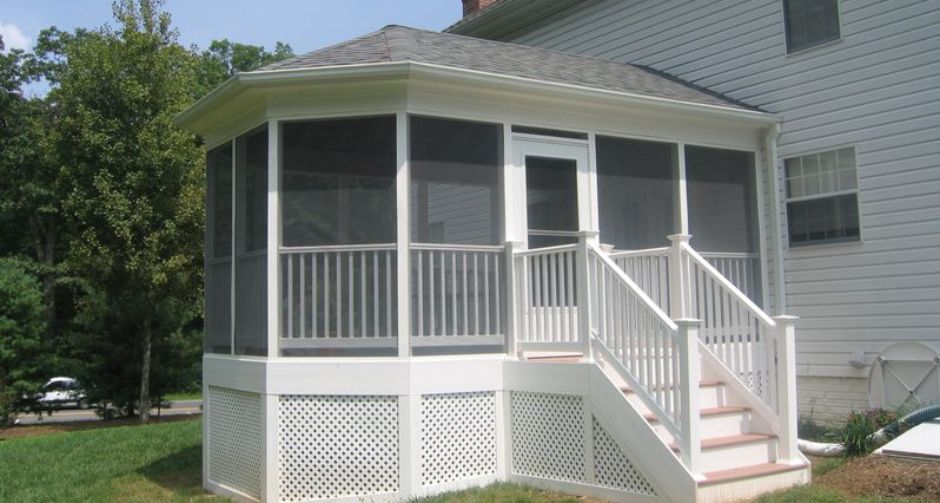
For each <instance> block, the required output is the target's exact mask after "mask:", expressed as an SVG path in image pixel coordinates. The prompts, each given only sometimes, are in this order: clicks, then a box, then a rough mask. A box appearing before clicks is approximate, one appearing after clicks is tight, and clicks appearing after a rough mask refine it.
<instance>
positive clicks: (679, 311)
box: [668, 234, 692, 320]
mask: <svg viewBox="0 0 940 503" xmlns="http://www.w3.org/2000/svg"><path fill="white" fill-rule="evenodd" d="M668 237H669V241H670V242H672V246H671V248H670V249H669V316H671V317H672V319H674V320H681V319H684V318H687V317H689V316H691V315H692V313H691V312H690V306H689V278H688V274H689V269H688V268H687V267H683V264H684V263H685V257H684V256H683V251H682V245H683V244H688V242H689V240H690V239H691V238H692V236H690V235H688V234H673V235H671V236H668Z"/></svg>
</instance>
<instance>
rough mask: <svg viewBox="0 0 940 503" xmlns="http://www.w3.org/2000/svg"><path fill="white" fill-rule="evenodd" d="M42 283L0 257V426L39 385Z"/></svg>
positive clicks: (22, 268)
mask: <svg viewBox="0 0 940 503" xmlns="http://www.w3.org/2000/svg"><path fill="white" fill-rule="evenodd" d="M43 309H44V306H43V296H42V287H41V286H40V284H39V281H38V280H37V279H36V278H34V277H33V276H32V275H30V274H29V272H27V270H26V268H25V267H23V265H22V264H20V263H18V262H15V261H12V260H9V259H0V427H2V426H6V425H8V424H10V421H11V420H12V417H13V412H15V410H16V409H17V408H19V407H22V406H24V405H25V404H26V402H28V401H29V398H28V397H30V396H32V395H33V394H35V393H36V392H37V391H38V389H39V387H40V386H41V385H42V380H41V379H42V370H41V366H42V361H41V358H42V351H41V350H40V348H41V345H42V333H43V331H44V330H45V319H44V317H43Z"/></svg>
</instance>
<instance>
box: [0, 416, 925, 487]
mask: <svg viewBox="0 0 940 503" xmlns="http://www.w3.org/2000/svg"><path fill="white" fill-rule="evenodd" d="M94 424H95V426H96V427H95V428H94V429H79V430H72V431H70V430H62V429H56V428H51V427H46V426H43V427H30V428H31V429H30V430H29V432H27V431H26V428H19V429H20V430H22V431H21V432H22V433H30V434H31V435H34V436H23V437H21V438H17V437H16V436H11V435H7V438H6V440H3V436H0V481H2V483H0V501H4V502H6V501H15V502H18V503H19V502H58V501H63V502H64V501H118V502H151V501H152V502H157V501H160V502H162V501H170V502H206V501H225V499H224V498H220V497H218V496H213V495H210V494H206V493H205V492H203V490H202V488H201V480H200V477H201V469H200V467H201V462H202V460H201V457H202V449H201V444H202V439H201V423H200V420H198V419H181V420H175V421H169V422H164V423H159V424H151V425H147V426H139V425H137V426H131V425H124V426H110V427H108V426H106V423H94ZM50 426H51V425H50ZM14 430H17V429H16V428H15V429H13V430H10V431H8V432H6V433H10V432H11V431H14ZM33 430H36V431H33ZM845 463H846V461H845V460H844V459H842V458H830V459H823V458H815V459H813V476H814V478H816V480H817V482H816V483H814V484H813V485H810V486H805V487H797V488H793V489H789V490H786V491H780V492H776V493H772V494H768V495H764V496H763V497H761V498H759V499H757V500H756V502H755V503H804V502H808V503H915V502H920V501H922V500H917V499H911V498H886V497H877V496H861V497H852V496H846V495H845V494H844V493H842V492H838V491H836V490H834V489H833V488H831V487H828V486H827V485H826V479H827V477H825V475H826V474H839V473H844V472H845V470H842V471H841V472H840V468H843V465H844V464H845ZM844 468H845V469H851V468H852V466H845V467H844ZM596 501H597V500H590V499H585V498H578V497H575V496H570V495H566V494H561V493H556V492H549V491H541V490H538V489H533V488H530V487H525V486H520V485H516V484H505V483H503V484H494V485H491V486H488V487H483V488H478V489H470V490H466V491H460V492H454V493H447V494H442V495H438V496H434V497H430V498H424V499H420V500H414V502H413V503H538V502H548V503H586V502H596Z"/></svg>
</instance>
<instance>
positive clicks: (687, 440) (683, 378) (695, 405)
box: [676, 318, 702, 475]
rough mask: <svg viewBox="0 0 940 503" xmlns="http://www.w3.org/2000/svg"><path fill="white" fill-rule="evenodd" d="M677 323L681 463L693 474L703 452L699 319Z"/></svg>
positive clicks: (684, 319) (696, 471)
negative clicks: (700, 428)
mask: <svg viewBox="0 0 940 503" xmlns="http://www.w3.org/2000/svg"><path fill="white" fill-rule="evenodd" d="M676 324H677V325H678V326H679V410H680V411H681V416H680V418H679V421H680V424H679V428H680V432H681V434H682V442H681V445H680V446H679V448H680V449H681V451H682V463H683V464H685V467H686V468H688V470H689V471H690V472H692V474H693V475H695V474H698V473H699V469H700V458H701V454H702V444H701V436H700V433H699V426H700V424H701V417H700V412H699V410H700V402H699V381H700V380H701V368H700V366H701V360H700V358H699V352H698V327H699V324H700V321H699V320H693V319H686V318H683V319H678V320H676Z"/></svg>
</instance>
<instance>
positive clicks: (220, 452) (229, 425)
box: [206, 386, 264, 500]
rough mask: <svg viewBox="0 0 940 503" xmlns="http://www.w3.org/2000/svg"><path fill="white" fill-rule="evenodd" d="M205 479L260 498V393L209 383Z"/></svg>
mask: <svg viewBox="0 0 940 503" xmlns="http://www.w3.org/2000/svg"><path fill="white" fill-rule="evenodd" d="M207 402H208V403H207V406H208V411H207V414H206V421H207V429H208V437H209V438H208V442H209V445H208V451H209V453H208V454H209V460H208V463H209V480H211V481H212V482H215V483H217V484H221V485H224V486H226V487H229V488H231V489H234V490H236V491H238V492H241V493H243V494H246V495H248V496H251V497H252V498H255V499H258V500H260V499H261V476H262V463H263V460H264V407H263V402H262V399H261V395H259V394H258V393H248V392H246V391H237V390H232V389H227V388H219V387H215V386H209V396H208V401H207Z"/></svg>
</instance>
